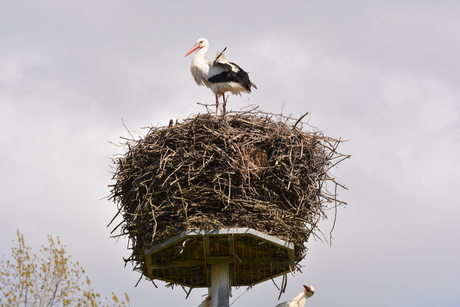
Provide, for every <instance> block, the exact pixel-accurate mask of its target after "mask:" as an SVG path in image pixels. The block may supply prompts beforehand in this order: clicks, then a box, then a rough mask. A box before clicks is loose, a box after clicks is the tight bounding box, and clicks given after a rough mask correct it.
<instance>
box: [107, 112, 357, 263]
mask: <svg viewBox="0 0 460 307" xmlns="http://www.w3.org/2000/svg"><path fill="white" fill-rule="evenodd" d="M305 115H306V114H305ZM305 115H304V116H305ZM304 116H302V117H301V118H299V119H293V118H292V117H286V116H283V115H275V114H268V113H263V112H259V111H254V110H252V111H248V112H242V111H240V112H231V113H227V114H226V115H224V116H215V115H212V114H209V113H208V114H198V115H193V116H190V117H189V118H187V119H185V120H182V121H180V122H179V121H176V123H175V124H173V122H172V120H171V122H170V124H169V126H164V127H150V128H149V131H148V133H147V134H146V135H145V137H143V138H140V139H137V140H135V139H125V140H126V142H125V143H123V144H122V145H124V147H125V154H124V155H122V156H121V157H118V158H115V159H114V164H115V167H114V175H113V180H114V181H115V183H114V184H113V185H111V188H112V190H111V194H110V196H109V199H110V200H112V201H114V202H115V203H116V204H117V206H118V213H117V215H116V216H115V217H114V219H115V218H116V217H117V216H118V215H121V216H122V221H121V223H119V224H118V225H117V226H116V227H115V228H114V229H113V231H112V233H113V232H114V231H116V230H117V229H118V231H119V234H118V235H117V236H128V238H129V243H128V245H129V249H131V250H132V254H131V256H130V257H129V258H128V259H126V261H127V262H133V264H134V269H135V270H138V271H141V272H143V271H144V270H143V268H144V258H145V257H144V251H145V250H147V249H149V248H150V247H151V246H153V245H155V244H157V243H160V242H162V241H164V240H165V239H167V238H170V237H172V236H175V235H177V234H179V233H181V232H183V231H186V230H190V229H216V228H247V227H248V228H253V229H255V230H258V231H261V232H263V233H266V234H268V235H272V236H275V237H277V238H279V239H282V240H285V241H288V242H291V243H293V244H294V245H295V263H296V268H297V269H299V262H300V261H301V260H302V259H303V258H304V257H305V255H306V251H307V247H306V242H307V241H308V239H309V237H310V236H311V235H314V236H321V233H320V231H319V229H318V227H317V223H318V221H320V220H321V219H324V218H326V217H327V216H326V213H325V211H326V210H327V209H330V208H335V207H337V206H339V205H342V204H345V202H343V201H340V200H338V199H337V195H336V189H331V190H333V191H334V192H329V188H328V186H330V185H328V183H331V184H333V186H334V187H337V186H341V187H343V188H345V187H344V186H342V185H340V184H339V183H338V182H337V181H336V180H335V179H334V177H333V176H331V174H330V169H331V168H332V167H334V166H336V165H337V164H338V163H340V162H341V161H343V160H344V159H346V158H348V157H349V156H348V155H343V154H341V153H339V152H338V151H337V147H338V145H339V144H340V143H341V142H342V141H341V140H337V139H334V138H331V137H327V136H325V135H324V134H323V133H322V132H320V131H316V129H314V128H312V127H310V126H308V125H307V124H306V123H305V122H302V119H303V118H304ZM304 126H308V127H310V128H311V129H310V130H314V131H313V132H307V131H303V130H304V129H303V128H304ZM114 219H113V220H114ZM113 220H112V222H113Z"/></svg>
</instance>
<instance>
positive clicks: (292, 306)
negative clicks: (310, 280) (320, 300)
mask: <svg viewBox="0 0 460 307" xmlns="http://www.w3.org/2000/svg"><path fill="white" fill-rule="evenodd" d="M303 287H304V288H305V291H302V292H301V293H299V294H298V295H297V296H296V297H295V298H293V299H292V300H290V301H287V302H284V303H281V304H278V305H276V306H275V307H304V306H305V301H306V300H307V298H309V297H312V296H313V294H315V289H314V288H313V287H312V286H305V285H304V286H303Z"/></svg>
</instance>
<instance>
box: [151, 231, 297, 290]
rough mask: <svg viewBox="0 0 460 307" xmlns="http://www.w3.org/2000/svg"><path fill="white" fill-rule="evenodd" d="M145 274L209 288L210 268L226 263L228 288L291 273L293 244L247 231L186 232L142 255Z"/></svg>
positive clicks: (293, 262)
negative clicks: (228, 277) (228, 279)
mask: <svg viewBox="0 0 460 307" xmlns="http://www.w3.org/2000/svg"><path fill="white" fill-rule="evenodd" d="M145 257H146V258H145V263H146V270H145V272H146V275H147V276H148V277H149V278H152V279H159V280H163V281H166V282H171V283H174V284H179V285H183V286H187V287H190V288H200V287H211V269H210V266H211V265H213V264H218V263H228V264H229V270H230V274H229V275H230V285H231V286H250V285H254V284H257V283H260V282H263V281H265V280H268V279H271V278H275V277H277V276H280V275H283V274H285V273H288V272H291V271H293V270H294V264H295V261H294V244H291V243H288V242H285V241H283V240H280V239H278V238H275V237H273V236H269V235H266V234H264V233H262V232H260V231H256V230H254V229H250V228H223V229H212V230H188V231H185V232H182V233H181V234H179V235H177V236H175V237H173V238H171V239H168V240H166V241H164V242H162V243H160V244H156V245H155V246H153V247H152V248H151V249H149V250H148V251H146V252H145Z"/></svg>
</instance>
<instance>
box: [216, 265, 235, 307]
mask: <svg viewBox="0 0 460 307" xmlns="http://www.w3.org/2000/svg"><path fill="white" fill-rule="evenodd" d="M229 267H230V266H229V264H228V263H216V264H211V307H228V306H229V297H230V271H229Z"/></svg>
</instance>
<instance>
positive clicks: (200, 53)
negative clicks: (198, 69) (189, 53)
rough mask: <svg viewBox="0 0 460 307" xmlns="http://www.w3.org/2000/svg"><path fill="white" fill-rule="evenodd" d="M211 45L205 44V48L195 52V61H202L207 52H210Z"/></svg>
mask: <svg viewBox="0 0 460 307" xmlns="http://www.w3.org/2000/svg"><path fill="white" fill-rule="evenodd" d="M208 50H209V46H204V47H203V48H200V49H198V51H197V52H196V53H195V56H194V57H193V61H194V62H196V61H200V60H203V59H204V57H205V56H206V53H208Z"/></svg>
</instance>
